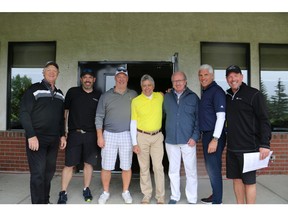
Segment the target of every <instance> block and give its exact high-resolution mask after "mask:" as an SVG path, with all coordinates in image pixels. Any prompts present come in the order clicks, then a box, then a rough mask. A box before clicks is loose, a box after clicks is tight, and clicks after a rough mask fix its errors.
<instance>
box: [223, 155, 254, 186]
mask: <svg viewBox="0 0 288 216" xmlns="http://www.w3.org/2000/svg"><path fill="white" fill-rule="evenodd" d="M243 154H244V153H238V152H237V153H236V152H231V151H227V154H226V177H227V178H229V179H242V181H243V184H246V185H250V184H255V183H256V170H255V171H250V172H247V173H243V161H244V156H243Z"/></svg>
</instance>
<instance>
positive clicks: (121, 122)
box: [95, 88, 137, 133]
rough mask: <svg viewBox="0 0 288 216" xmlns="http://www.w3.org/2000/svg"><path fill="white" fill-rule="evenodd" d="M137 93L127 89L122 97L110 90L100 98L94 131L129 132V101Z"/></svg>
mask: <svg viewBox="0 0 288 216" xmlns="http://www.w3.org/2000/svg"><path fill="white" fill-rule="evenodd" d="M136 96H137V92H136V91H134V90H130V89H127V90H126V92H125V93H124V94H123V95H122V94H119V93H117V92H115V91H114V88H111V89H110V90H108V91H107V92H105V93H103V94H102V95H101V97H100V100H99V103H98V107H97V111H96V118H95V124H96V129H104V130H106V131H109V132H113V133H119V132H123V131H130V120H131V101H132V99H133V98H135V97H136Z"/></svg>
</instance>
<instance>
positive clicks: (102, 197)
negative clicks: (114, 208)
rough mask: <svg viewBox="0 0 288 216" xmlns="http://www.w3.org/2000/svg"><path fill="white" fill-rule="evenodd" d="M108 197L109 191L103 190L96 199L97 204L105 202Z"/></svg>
mask: <svg viewBox="0 0 288 216" xmlns="http://www.w3.org/2000/svg"><path fill="white" fill-rule="evenodd" d="M109 197H110V193H109V192H106V191H103V193H102V194H101V195H100V197H99V199H98V203H99V204H106V202H107V200H108V199H109Z"/></svg>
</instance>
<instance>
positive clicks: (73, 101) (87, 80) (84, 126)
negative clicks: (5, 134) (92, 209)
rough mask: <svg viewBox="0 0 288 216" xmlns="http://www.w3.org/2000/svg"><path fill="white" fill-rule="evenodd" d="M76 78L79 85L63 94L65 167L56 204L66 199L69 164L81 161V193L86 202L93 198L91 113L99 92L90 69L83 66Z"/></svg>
mask: <svg viewBox="0 0 288 216" xmlns="http://www.w3.org/2000/svg"><path fill="white" fill-rule="evenodd" d="M80 81H81V86H80V87H72V88H70V89H69V90H68V92H67V94H66V97H65V119H66V123H67V119H68V137H67V147H66V149H65V167H64V169H63V171H62V189H61V191H60V193H59V199H58V204H66V202H67V200H68V198H67V188H68V185H69V182H70V180H71V178H72V176H73V168H74V167H75V166H76V165H78V164H80V163H81V162H84V169H83V175H84V176H83V177H84V185H83V186H84V189H83V197H84V200H85V201H86V202H90V201H91V200H92V199H93V196H92V194H91V191H90V189H89V186H90V182H91V179H92V174H93V166H94V165H96V162H97V140H96V128H95V114H96V109H97V105H98V100H99V98H100V95H101V93H100V92H98V91H96V90H95V89H94V88H93V85H94V83H95V81H96V78H95V74H94V73H93V71H92V70H91V69H84V70H83V72H82V73H81V75H80ZM66 125H67V124H66ZM66 131H67V130H66Z"/></svg>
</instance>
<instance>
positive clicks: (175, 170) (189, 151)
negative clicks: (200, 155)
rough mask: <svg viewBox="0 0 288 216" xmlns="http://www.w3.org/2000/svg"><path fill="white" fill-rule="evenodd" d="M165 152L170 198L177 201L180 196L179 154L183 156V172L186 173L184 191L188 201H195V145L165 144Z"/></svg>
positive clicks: (196, 187)
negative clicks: (167, 161) (167, 164)
mask: <svg viewBox="0 0 288 216" xmlns="http://www.w3.org/2000/svg"><path fill="white" fill-rule="evenodd" d="M165 146H166V152H167V156H168V160H169V172H168V175H169V178H170V187H171V196H170V199H173V200H176V201H179V200H180V198H181V191H180V169H181V156H182V158H183V163H184V168H185V174H186V187H185V193H186V197H187V201H188V203H197V189H198V177H197V158H196V145H195V146H194V147H190V146H189V145H188V144H176V145H175V144H168V143H166V144H165Z"/></svg>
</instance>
